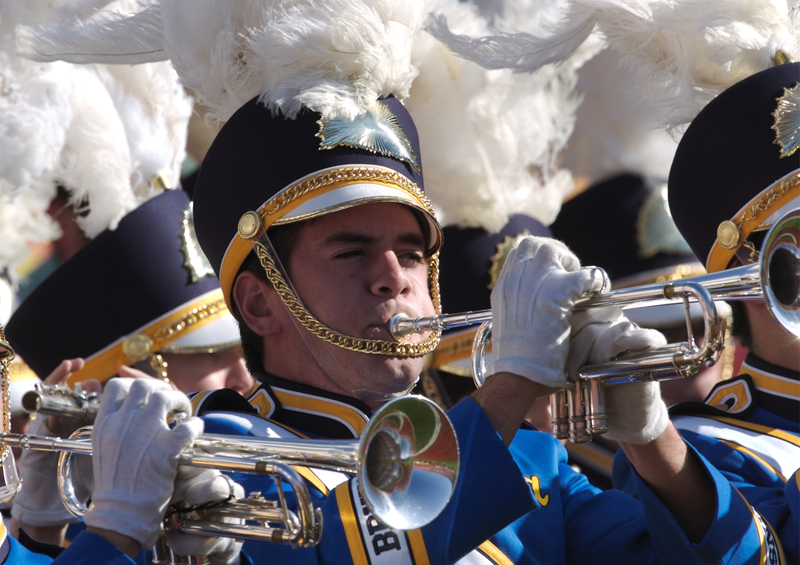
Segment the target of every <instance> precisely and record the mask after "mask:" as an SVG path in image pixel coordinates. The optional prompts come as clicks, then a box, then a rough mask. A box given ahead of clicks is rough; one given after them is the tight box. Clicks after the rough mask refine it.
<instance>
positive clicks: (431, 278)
mask: <svg viewBox="0 0 800 565" xmlns="http://www.w3.org/2000/svg"><path fill="white" fill-rule="evenodd" d="M251 241H252V242H253V247H254V248H255V251H256V254H257V256H258V259H259V261H260V262H261V266H262V267H263V268H264V271H265V272H266V274H267V279H268V280H269V282H270V284H272V288H274V289H275V291H276V292H277V293H278V296H280V297H281V300H282V301H283V303H284V304H285V305H286V307H287V308H288V309H289V312H291V313H292V315H293V316H294V317H295V318H297V319H298V321H299V322H300V323H301V324H303V327H304V328H306V329H307V330H308V331H310V332H311V333H312V334H313V335H315V336H316V337H318V338H320V339H321V340H322V341H325V342H327V343H331V344H333V345H335V346H337V347H341V348H342V349H347V350H348V351H356V352H358V353H372V354H375V355H388V356H393V357H421V356H423V355H427V354H428V353H430V352H431V351H433V350H434V349H436V346H437V345H439V339H440V337H441V332H440V331H436V332H433V333H431V335H430V337H429V338H428V339H427V340H425V341H424V342H422V343H397V342H393V341H382V340H377V339H361V338H357V337H351V336H347V335H344V334H341V333H339V332H337V331H336V330H333V329H331V328H329V327H328V326H326V325H325V324H323V323H322V322H320V321H319V320H317V319H316V318H315V317H314V316H313V315H312V314H311V312H309V311H308V310H307V309H306V308H305V306H303V305H302V304H301V303H300V301H299V300H298V299H297V296H295V294H294V292H292V290H291V289H290V288H289V285H287V284H286V281H284V280H283V277H282V276H281V274H280V272H279V271H278V269H277V267H276V266H275V262H274V261H273V259H272V257H271V256H270V254H269V251H267V249H266V247H264V245H263V244H262V243H261V242H259V241H256V240H251ZM428 282H429V286H430V289H431V298H432V299H433V304H434V307H435V308H436V311H437V312H439V311H440V310H441V307H440V299H439V260H438V256H437V255H434V256H433V257H432V258H431V259H430V261H429V263H428Z"/></svg>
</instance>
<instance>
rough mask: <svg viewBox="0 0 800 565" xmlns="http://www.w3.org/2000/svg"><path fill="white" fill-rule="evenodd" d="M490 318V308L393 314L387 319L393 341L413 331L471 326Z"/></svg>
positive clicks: (421, 331) (487, 320)
mask: <svg viewBox="0 0 800 565" xmlns="http://www.w3.org/2000/svg"><path fill="white" fill-rule="evenodd" d="M491 319H492V311H491V310H476V311H474V312H461V313H460V314H441V315H439V316H428V317H423V316H420V317H418V318H410V317H409V316H407V315H406V314H402V313H400V314H395V315H394V316H392V318H391V320H389V333H390V334H392V338H393V339H394V340H395V341H399V339H400V338H401V337H403V336H407V335H410V334H414V333H425V332H432V331H444V330H452V329H454V328H461V327H464V326H472V325H475V324H482V323H483V322H489V321H491Z"/></svg>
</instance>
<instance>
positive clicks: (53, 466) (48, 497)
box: [11, 416, 93, 527]
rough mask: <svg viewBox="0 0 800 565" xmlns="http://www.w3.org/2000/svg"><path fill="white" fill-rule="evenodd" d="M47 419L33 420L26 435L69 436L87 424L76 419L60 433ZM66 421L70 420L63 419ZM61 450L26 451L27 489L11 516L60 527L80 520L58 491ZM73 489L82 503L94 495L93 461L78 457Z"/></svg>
mask: <svg viewBox="0 0 800 565" xmlns="http://www.w3.org/2000/svg"><path fill="white" fill-rule="evenodd" d="M47 420H48V419H47V417H45V416H39V417H38V418H36V419H34V420H32V421H31V423H30V426H29V427H28V431H27V432H26V433H28V434H31V435H41V436H56V435H57V436H59V437H69V436H70V434H71V433H72V432H74V431H75V430H76V429H77V428H78V427H80V426H81V425H84V424H85V422H78V421H75V420H73V421H72V423H73V425H71V426H70V425H69V424H68V425H67V426H62V429H59V430H58V432H53V431H52V430H51V429H50V428H49V427H47ZM61 421H62V422H65V421H68V419H65V418H62V419H61ZM58 456H59V452H57V451H34V450H32V449H26V450H23V452H22V456H21V457H20V458H19V474H20V477H22V479H23V482H22V484H23V487H22V488H21V489H20V491H19V493H17V496H16V498H15V499H14V505H13V506H12V507H11V515H12V516H13V517H14V518H16V520H17V521H18V522H20V523H22V524H25V525H29V526H39V527H47V526H60V525H63V524H68V523H70V522H75V521H77V520H76V518H75V517H74V516H73V515H72V514H70V512H69V511H68V510H67V509H66V508H65V507H64V504H63V502H61V495H60V494H59V492H58V482H57V481H58ZM74 463H75V470H74V471H73V486H74V487H75V493H76V495H77V496H78V498H79V499H80V500H83V501H86V500H87V499H88V498H89V496H90V495H91V493H92V488H93V480H92V479H93V477H92V467H91V465H92V459H91V457H88V456H85V455H77V456H76V459H75V460H74Z"/></svg>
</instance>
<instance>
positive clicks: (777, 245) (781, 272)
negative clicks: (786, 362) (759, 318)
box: [761, 209, 800, 337]
mask: <svg viewBox="0 0 800 565" xmlns="http://www.w3.org/2000/svg"><path fill="white" fill-rule="evenodd" d="M798 244H800V209H797V210H793V211H791V212H789V213H788V214H785V215H784V216H783V217H781V218H780V219H779V220H778V221H777V222H775V224H773V226H772V227H771V228H770V230H769V232H768V233H767V235H766V237H765V239H764V243H763V244H762V247H761V261H762V265H763V267H762V269H761V288H762V291H763V293H764V297H765V299H766V303H767V306H768V308H769V311H770V313H771V314H772V315H773V316H774V317H775V319H776V320H777V321H778V322H779V323H780V324H781V325H782V326H783V327H784V328H786V330H788V331H790V332H791V333H792V334H794V335H795V336H796V337H800V249H798Z"/></svg>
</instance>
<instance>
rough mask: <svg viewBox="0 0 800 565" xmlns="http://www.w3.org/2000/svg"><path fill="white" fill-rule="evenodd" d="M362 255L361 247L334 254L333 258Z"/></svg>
mask: <svg viewBox="0 0 800 565" xmlns="http://www.w3.org/2000/svg"><path fill="white" fill-rule="evenodd" d="M363 255H364V250H363V249H348V250H347V251H342V252H341V253H337V254H336V255H334V256H333V257H334V259H349V258H351V257H361V256H363Z"/></svg>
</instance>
